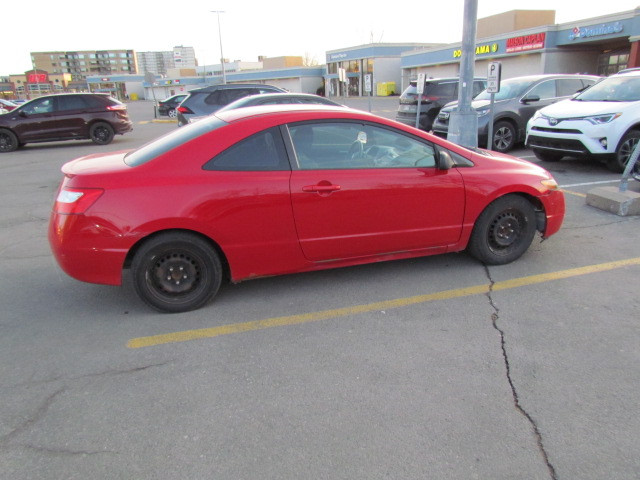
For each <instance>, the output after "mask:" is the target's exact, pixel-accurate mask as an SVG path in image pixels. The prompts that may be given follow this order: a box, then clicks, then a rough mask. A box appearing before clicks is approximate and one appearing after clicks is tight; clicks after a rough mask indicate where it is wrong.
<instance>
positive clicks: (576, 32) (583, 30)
mask: <svg viewBox="0 0 640 480" xmlns="http://www.w3.org/2000/svg"><path fill="white" fill-rule="evenodd" d="M622 30H624V26H623V25H622V24H621V23H620V22H616V23H603V24H602V25H596V26H589V27H575V28H574V29H573V30H572V31H571V32H570V33H569V40H575V39H577V38H589V37H600V36H602V35H611V34H614V33H620V32H621V31H622Z"/></svg>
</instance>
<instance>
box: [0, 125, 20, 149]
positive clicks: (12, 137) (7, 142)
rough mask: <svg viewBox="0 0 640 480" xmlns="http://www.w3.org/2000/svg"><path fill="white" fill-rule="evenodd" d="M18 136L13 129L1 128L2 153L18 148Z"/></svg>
mask: <svg viewBox="0 0 640 480" xmlns="http://www.w3.org/2000/svg"><path fill="white" fill-rule="evenodd" d="M19 146H20V143H19V142H18V137H16V134H15V133H13V132H12V131H11V130H5V129H0V153H7V152H13V151H15V150H17V149H18V147H19Z"/></svg>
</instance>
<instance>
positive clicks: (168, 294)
mask: <svg viewBox="0 0 640 480" xmlns="http://www.w3.org/2000/svg"><path fill="white" fill-rule="evenodd" d="M62 172H63V174H64V177H63V180H62V182H61V185H60V188H59V190H58V193H57V196H56V200H55V203H54V206H53V209H52V213H51V217H50V222H49V233H48V238H49V242H50V245H51V248H52V251H53V253H54V256H55V258H56V260H57V262H58V264H59V265H60V266H61V268H62V269H63V270H64V271H65V272H66V273H67V274H69V275H70V276H72V277H74V278H76V279H78V280H81V281H85V282H92V283H100V284H107V285H121V284H122V280H123V269H124V268H130V269H131V278H132V282H133V284H134V288H135V289H136V291H137V293H138V295H139V297H140V298H141V299H142V300H143V301H144V302H145V303H147V304H148V305H149V306H151V307H153V308H156V309H158V310H160V311H165V312H183V311H187V310H193V309H196V308H199V307H201V306H202V305H204V304H205V303H206V302H208V301H209V300H210V299H211V298H212V297H213V296H214V295H215V294H216V292H217V291H218V289H219V287H220V285H221V283H222V282H223V281H228V280H230V281H231V282H239V281H241V280H247V279H252V278H256V277H263V276H270V275H277V274H285V273H294V272H305V271H314V270H321V269H328V268H336V267H345V266H349V265H359V264H363V263H373V262H379V261H383V260H395V259H401V258H411V257H419V256H426V255H433V254H437V253H447V252H458V251H462V250H465V249H467V250H468V251H469V252H470V253H471V254H472V255H474V256H475V257H476V258H478V259H479V260H480V261H481V262H483V263H485V264H505V263H508V262H511V261H514V260H516V259H517V258H519V257H520V256H521V255H522V254H523V253H524V252H525V251H526V250H527V249H528V247H529V245H530V244H531V242H532V240H533V238H534V236H535V234H536V231H540V232H541V234H542V236H543V238H546V237H549V236H550V235H552V234H554V233H556V232H557V231H558V230H559V229H560V226H561V224H562V221H563V217H564V210H565V206H564V205H565V204H564V195H563V193H562V192H561V191H560V190H559V189H558V185H557V183H556V182H555V180H554V179H553V177H552V176H551V175H550V174H549V172H547V171H546V170H544V169H543V168H541V167H540V166H538V165H535V164H533V163H531V162H527V161H525V160H521V159H518V158H514V157H511V156H508V155H504V154H500V153H496V152H487V151H485V150H480V149H475V150H469V149H466V148H463V147H461V146H458V145H455V144H453V143H450V142H447V141H446V140H443V139H441V138H438V137H435V136H433V135H431V134H428V133H426V132H422V131H420V130H416V129H415V128H413V127H409V126H405V125H402V124H399V123H397V122H394V121H393V120H388V119H385V118H381V117H378V116H375V115H372V114H369V113H366V112H362V111H358V110H353V109H350V108H346V107H330V106H324V105H317V106H313V105H273V106H259V107H247V108H237V109H233V110H228V111H225V112H218V113H216V114H214V115H210V116H208V117H207V118H204V119H202V120H200V121H198V122H195V123H193V124H190V125H187V126H185V127H182V128H178V129H176V130H174V131H172V132H170V133H169V134H167V135H165V136H163V137H161V138H159V139H156V140H154V141H152V142H150V143H148V144H146V145H144V146H142V147H140V148H138V149H137V150H132V151H119V152H112V153H102V154H94V155H89V156H86V157H83V158H79V159H76V160H73V161H71V162H69V163H66V164H65V165H64V166H63V167H62ZM538 253H539V252H536V254H538Z"/></svg>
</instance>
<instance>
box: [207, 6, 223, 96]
mask: <svg viewBox="0 0 640 480" xmlns="http://www.w3.org/2000/svg"><path fill="white" fill-rule="evenodd" d="M211 13H215V14H217V15H218V38H219V39H220V64H221V65H222V84H223V85H224V84H225V83H227V76H226V74H225V72H224V54H223V53H222V30H220V14H221V13H224V11H223V10H211Z"/></svg>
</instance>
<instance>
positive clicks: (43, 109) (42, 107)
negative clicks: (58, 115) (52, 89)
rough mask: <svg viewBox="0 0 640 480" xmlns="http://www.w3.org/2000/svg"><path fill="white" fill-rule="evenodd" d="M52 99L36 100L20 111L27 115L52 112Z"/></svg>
mask: <svg viewBox="0 0 640 480" xmlns="http://www.w3.org/2000/svg"><path fill="white" fill-rule="evenodd" d="M53 102H54V97H45V98H38V99H37V100H33V101H31V102H29V103H28V104H27V105H25V106H24V108H23V109H22V111H23V112H24V113H28V114H31V115H33V114H36V113H51V112H53Z"/></svg>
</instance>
